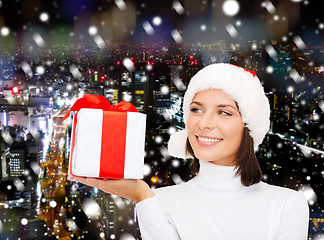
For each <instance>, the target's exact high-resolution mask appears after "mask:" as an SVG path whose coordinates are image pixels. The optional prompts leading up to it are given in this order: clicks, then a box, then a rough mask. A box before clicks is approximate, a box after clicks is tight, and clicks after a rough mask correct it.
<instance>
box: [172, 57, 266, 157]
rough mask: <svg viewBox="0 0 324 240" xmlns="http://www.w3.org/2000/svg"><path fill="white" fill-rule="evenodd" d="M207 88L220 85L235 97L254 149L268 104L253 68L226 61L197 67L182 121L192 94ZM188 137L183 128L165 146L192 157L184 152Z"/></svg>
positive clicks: (262, 133)
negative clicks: (198, 69) (200, 67)
mask: <svg viewBox="0 0 324 240" xmlns="http://www.w3.org/2000/svg"><path fill="white" fill-rule="evenodd" d="M208 89H220V90H222V91H223V92H224V93H226V94H227V95H228V96H229V97H230V98H232V99H233V100H234V101H236V103H237V104H238V107H239V111H240V113H241V116H242V121H243V122H244V123H245V126H246V127H247V128H248V129H249V134H250V136H251V137H252V139H253V144H254V150H255V151H256V150H257V147H258V145H260V144H261V143H262V141H263V138H264V136H265V135H266V133H267V132H268V130H269V126H270V120H269V117H270V105H269V101H268V98H267V97H266V95H265V93H264V90H263V87H262V85H261V83H260V80H259V78H258V77H257V76H256V74H255V72H253V71H250V70H246V69H244V68H242V67H239V66H235V65H232V64H227V63H217V64H211V65H208V66H206V67H204V68H203V69H201V70H200V71H198V72H197V73H196V74H195V75H194V76H193V77H192V79H191V80H190V83H189V85H188V88H187V91H186V93H185V95H184V102H183V121H184V123H185V124H186V123H187V120H188V117H189V114H190V104H191V102H192V99H193V98H194V96H195V94H196V93H197V92H200V91H204V90H208ZM187 137H188V133H187V129H186V128H185V129H183V130H180V131H177V132H175V133H173V134H172V135H171V136H170V140H169V143H168V150H169V154H170V155H171V156H174V157H178V158H192V156H191V155H190V154H187V153H186V140H187Z"/></svg>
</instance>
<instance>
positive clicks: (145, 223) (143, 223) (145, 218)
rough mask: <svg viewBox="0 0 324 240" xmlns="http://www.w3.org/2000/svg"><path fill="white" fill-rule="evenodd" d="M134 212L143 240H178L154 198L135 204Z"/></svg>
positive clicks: (168, 220) (169, 221) (172, 227)
mask: <svg viewBox="0 0 324 240" xmlns="http://www.w3.org/2000/svg"><path fill="white" fill-rule="evenodd" d="M136 210H137V217H138V223H139V227H140V231H141V235H142V239H143V240H165V239H168V240H179V239H180V238H179V235H178V233H177V231H176V230H175V228H174V226H172V224H171V220H170V219H168V217H167V215H166V213H165V212H164V211H163V210H162V208H161V206H160V205H159V203H158V200H157V197H156V196H154V197H151V198H147V199H145V200H143V201H141V202H139V203H137V204H136Z"/></svg>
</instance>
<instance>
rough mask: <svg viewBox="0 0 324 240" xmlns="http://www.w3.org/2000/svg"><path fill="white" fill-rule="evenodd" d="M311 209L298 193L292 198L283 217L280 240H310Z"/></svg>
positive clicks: (288, 201) (286, 204) (287, 203)
mask: <svg viewBox="0 0 324 240" xmlns="http://www.w3.org/2000/svg"><path fill="white" fill-rule="evenodd" d="M308 225H309V207H308V203H307V201H306V199H305V197H304V196H303V195H302V194H300V193H298V192H297V193H296V194H294V195H292V196H290V197H289V198H288V199H287V201H286V203H285V206H284V210H283V213H282V216H281V221H280V229H279V235H278V240H287V239H296V240H307V239H308Z"/></svg>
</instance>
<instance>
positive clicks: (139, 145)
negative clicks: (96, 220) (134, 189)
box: [69, 108, 146, 179]
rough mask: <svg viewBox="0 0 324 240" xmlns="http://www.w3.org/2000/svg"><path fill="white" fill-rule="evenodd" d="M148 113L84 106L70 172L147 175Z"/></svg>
mask: <svg viewBox="0 0 324 240" xmlns="http://www.w3.org/2000/svg"><path fill="white" fill-rule="evenodd" d="M145 128H146V114H143V113H139V112H125V111H103V110H102V109H91V108H81V109H80V110H79V111H78V112H77V114H76V115H75V116H74V119H73V126H72V135H71V152H70V163H69V174H72V175H76V176H85V177H97V178H130V179H141V178H143V166H144V147H145Z"/></svg>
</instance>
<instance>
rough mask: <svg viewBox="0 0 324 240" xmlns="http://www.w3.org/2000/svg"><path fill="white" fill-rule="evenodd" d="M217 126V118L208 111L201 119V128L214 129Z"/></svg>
mask: <svg viewBox="0 0 324 240" xmlns="http://www.w3.org/2000/svg"><path fill="white" fill-rule="evenodd" d="M215 126H216V118H215V117H214V116H213V114H211V113H208V112H206V113H205V114H204V115H203V116H202V117H201V119H200V121H199V127H200V129H202V130H203V129H214V128H215Z"/></svg>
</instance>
